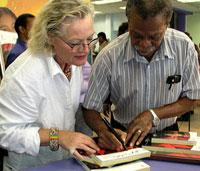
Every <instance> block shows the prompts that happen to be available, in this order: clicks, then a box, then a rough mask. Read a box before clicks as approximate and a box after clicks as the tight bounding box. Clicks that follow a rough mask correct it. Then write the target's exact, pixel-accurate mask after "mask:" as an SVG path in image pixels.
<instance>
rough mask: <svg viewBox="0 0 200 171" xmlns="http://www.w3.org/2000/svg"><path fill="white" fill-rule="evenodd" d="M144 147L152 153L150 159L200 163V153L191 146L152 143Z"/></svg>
mask: <svg viewBox="0 0 200 171" xmlns="http://www.w3.org/2000/svg"><path fill="white" fill-rule="evenodd" d="M142 147H143V148H145V149H147V150H149V151H151V156H150V159H155V160H167V161H176V162H185V163H200V151H198V150H196V149H195V148H193V147H192V146H190V145H180V144H164V143H161V144H158V143H151V144H149V145H144V146H142Z"/></svg>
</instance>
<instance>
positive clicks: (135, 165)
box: [79, 160, 150, 171]
mask: <svg viewBox="0 0 200 171" xmlns="http://www.w3.org/2000/svg"><path fill="white" fill-rule="evenodd" d="M79 162H81V165H82V166H83V168H84V169H85V170H86V171H97V170H102V171H111V170H112V171H126V170H131V171H150V166H149V165H148V164H146V163H145V162H143V161H141V160H137V161H133V162H129V163H123V164H118V165H115V166H110V167H100V166H95V165H94V164H91V163H87V162H84V161H80V160H79Z"/></svg>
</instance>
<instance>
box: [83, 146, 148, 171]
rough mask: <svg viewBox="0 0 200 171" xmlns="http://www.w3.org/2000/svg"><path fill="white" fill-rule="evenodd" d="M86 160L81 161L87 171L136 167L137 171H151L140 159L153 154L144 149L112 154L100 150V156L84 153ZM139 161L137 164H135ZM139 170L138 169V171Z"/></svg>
mask: <svg viewBox="0 0 200 171" xmlns="http://www.w3.org/2000/svg"><path fill="white" fill-rule="evenodd" d="M82 155H83V157H84V159H83V160H82V161H81V162H82V164H85V167H84V168H87V169H86V170H90V169H91V170H92V169H100V170H102V169H103V170H105V169H109V168H111V167H112V168H115V169H118V170H119V171H120V169H121V170H123V169H124V168H129V167H134V168H135V170H141V171H146V170H150V166H148V165H147V164H145V163H144V162H142V161H139V159H142V158H147V157H150V155H151V152H150V151H148V150H146V149H143V148H133V149H129V150H126V151H118V152H111V151H106V150H100V151H99V152H98V154H88V153H82ZM135 160H138V161H137V162H133V161H135ZM136 168H137V169H136Z"/></svg>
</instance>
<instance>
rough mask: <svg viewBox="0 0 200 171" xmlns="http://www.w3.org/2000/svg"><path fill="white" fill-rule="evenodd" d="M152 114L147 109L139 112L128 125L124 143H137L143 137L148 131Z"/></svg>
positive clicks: (132, 144)
mask: <svg viewBox="0 0 200 171" xmlns="http://www.w3.org/2000/svg"><path fill="white" fill-rule="evenodd" d="M152 121H153V116H152V114H151V113H150V112H149V111H145V112H142V113H141V114H139V115H138V116H137V117H136V118H135V119H134V120H133V121H132V122H131V123H130V125H129V127H128V129H127V138H126V141H125V144H127V143H129V142H130V144H128V145H130V146H131V147H132V146H134V145H135V143H136V145H139V144H140V143H141V142H142V140H143V139H144V137H145V136H146V135H147V134H148V133H149V131H150V129H151V127H152Z"/></svg>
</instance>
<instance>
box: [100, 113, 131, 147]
mask: <svg viewBox="0 0 200 171" xmlns="http://www.w3.org/2000/svg"><path fill="white" fill-rule="evenodd" d="M102 120H103V122H104V123H105V125H106V127H107V128H108V130H109V131H110V132H111V133H113V134H114V135H115V137H116V138H117V139H118V140H119V141H120V143H121V144H122V146H123V148H124V150H127V149H126V146H125V145H124V142H123V140H122V139H121V137H120V136H119V135H118V134H117V132H116V131H115V130H114V128H113V127H112V126H111V125H110V123H109V122H108V121H107V119H106V118H104V117H103V118H102Z"/></svg>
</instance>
